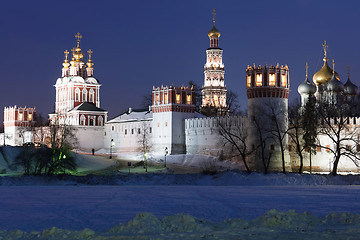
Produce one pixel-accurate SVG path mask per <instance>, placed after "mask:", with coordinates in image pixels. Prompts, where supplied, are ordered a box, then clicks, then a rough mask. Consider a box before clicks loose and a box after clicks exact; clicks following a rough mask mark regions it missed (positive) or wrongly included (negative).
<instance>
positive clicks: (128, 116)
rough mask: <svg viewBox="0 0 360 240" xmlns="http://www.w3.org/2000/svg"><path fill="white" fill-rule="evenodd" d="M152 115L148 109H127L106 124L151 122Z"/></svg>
mask: <svg viewBox="0 0 360 240" xmlns="http://www.w3.org/2000/svg"><path fill="white" fill-rule="evenodd" d="M152 118H153V113H152V111H151V110H149V109H146V108H145V109H132V108H129V109H128V110H126V111H125V112H123V113H122V114H120V115H119V116H117V117H115V118H113V119H111V120H109V121H108V122H107V123H119V122H132V121H140V120H152Z"/></svg>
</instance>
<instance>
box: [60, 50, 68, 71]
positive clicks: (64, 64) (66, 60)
mask: <svg viewBox="0 0 360 240" xmlns="http://www.w3.org/2000/svg"><path fill="white" fill-rule="evenodd" d="M64 53H65V60H64V62H63V64H62V65H63V66H64V68H69V65H70V63H68V55H69V51H68V50H65V52H64Z"/></svg>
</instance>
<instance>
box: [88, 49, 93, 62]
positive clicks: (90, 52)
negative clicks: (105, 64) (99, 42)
mask: <svg viewBox="0 0 360 240" xmlns="http://www.w3.org/2000/svg"><path fill="white" fill-rule="evenodd" d="M87 52H88V53H89V60H90V59H91V54H92V53H93V51H91V49H89V51H87Z"/></svg>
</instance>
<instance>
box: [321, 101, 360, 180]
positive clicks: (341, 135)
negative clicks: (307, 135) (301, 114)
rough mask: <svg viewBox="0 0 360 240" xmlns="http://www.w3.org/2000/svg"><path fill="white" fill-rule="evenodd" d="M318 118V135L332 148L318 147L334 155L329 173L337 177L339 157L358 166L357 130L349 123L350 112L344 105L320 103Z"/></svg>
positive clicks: (358, 142)
mask: <svg viewBox="0 0 360 240" xmlns="http://www.w3.org/2000/svg"><path fill="white" fill-rule="evenodd" d="M318 112H319V116H320V128H319V133H320V134H321V135H324V136H326V137H328V138H329V139H330V140H331V141H332V143H333V147H329V146H323V145H321V143H320V145H319V147H321V148H324V149H326V150H327V151H329V152H331V153H332V154H333V155H334V161H333V169H332V171H331V173H332V174H333V175H337V170H338V165H339V162H340V159H341V157H347V158H349V159H351V160H352V161H353V162H354V164H355V165H356V166H359V164H358V161H359V160H360V157H359V154H358V152H357V151H356V147H357V146H358V145H359V144H360V141H359V132H358V128H357V127H356V126H355V125H353V124H351V123H350V118H351V116H352V113H351V111H350V110H349V108H348V107H347V106H346V105H335V104H328V103H324V102H321V103H320V104H319V107H318Z"/></svg>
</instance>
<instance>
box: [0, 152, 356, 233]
mask: <svg viewBox="0 0 360 240" xmlns="http://www.w3.org/2000/svg"><path fill="white" fill-rule="evenodd" d="M9 149H10V148H8V149H7V150H6V151H8V157H7V160H8V161H9V159H11V158H12V157H14V156H16V154H15V153H14V151H15V150H11V149H10V150H9ZM14 149H16V148H14ZM11 156H12V157H11ZM77 158H78V159H77V161H78V163H79V165H80V167H81V169H82V170H81V171H85V172H86V171H91V170H99V169H103V168H107V167H111V166H113V164H114V162H113V161H112V160H109V159H108V158H105V157H93V156H88V155H78V156H77ZM167 160H168V161H167V163H168V164H176V165H179V166H183V167H189V168H199V169H201V168H208V167H212V166H214V165H216V166H222V168H223V169H226V168H228V169H233V168H235V165H234V164H231V163H229V162H223V161H221V162H217V161H216V160H214V159H212V158H210V157H203V156H201V155H195V156H183V155H182V156H181V155H180V156H170V157H169V158H168V159H167ZM158 161H160V160H159V159H158ZM6 166H7V163H6V161H5V160H4V159H2V157H1V156H0V167H3V168H6ZM229 166H230V167H229ZM0 203H1V204H0V229H4V230H3V231H0V239H3V238H4V239H359V236H360V215H359V214H360V177H359V176H358V175H346V176H337V177H333V176H329V175H299V174H286V175H284V174H281V173H272V174H268V175H263V174H260V173H252V174H250V175H248V174H246V173H243V172H240V171H234V170H232V171H225V172H221V173H216V174H214V175H207V174H202V173H197V174H169V173H167V172H166V171H162V173H147V174H126V173H124V172H119V174H116V175H110V176H96V175H88V176H67V175H65V176H53V177H45V176H41V177H39V176H38V177H34V176H23V177H1V178H0ZM274 209H275V210H274ZM304 212H306V213H304ZM15 229H18V230H15Z"/></svg>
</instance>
